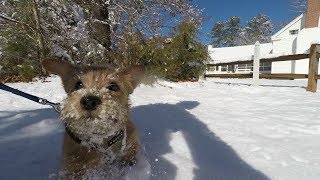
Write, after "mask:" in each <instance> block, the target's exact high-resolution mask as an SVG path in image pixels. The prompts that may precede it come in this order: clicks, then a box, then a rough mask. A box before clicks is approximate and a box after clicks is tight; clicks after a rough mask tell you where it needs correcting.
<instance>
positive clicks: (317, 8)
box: [306, 0, 320, 28]
mask: <svg viewBox="0 0 320 180" xmlns="http://www.w3.org/2000/svg"><path fill="white" fill-rule="evenodd" d="M319 16H320V0H308V4H307V15H306V28H314V27H318V24H319Z"/></svg>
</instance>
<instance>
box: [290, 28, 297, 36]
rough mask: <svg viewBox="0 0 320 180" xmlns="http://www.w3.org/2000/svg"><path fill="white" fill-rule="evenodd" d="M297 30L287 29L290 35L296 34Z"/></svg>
mask: <svg viewBox="0 0 320 180" xmlns="http://www.w3.org/2000/svg"><path fill="white" fill-rule="evenodd" d="M298 32H299V29H295V30H290V31H289V34H290V35H295V34H298Z"/></svg>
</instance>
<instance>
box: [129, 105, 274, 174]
mask: <svg viewBox="0 0 320 180" xmlns="http://www.w3.org/2000/svg"><path fill="white" fill-rule="evenodd" d="M198 105H199V102H196V101H183V102H179V103H177V104H149V105H143V106H137V107H134V108H133V109H132V111H131V113H132V116H133V119H134V122H135V124H136V125H137V126H138V129H139V131H140V135H141V141H142V144H143V145H144V146H145V151H146V156H147V158H148V159H149V162H150V164H151V168H152V175H153V176H152V179H166V180H171V179H175V177H176V174H177V167H176V166H175V165H174V164H172V163H170V162H169V161H167V160H166V159H165V158H163V157H162V156H163V155H164V154H167V153H170V152H171V151H172V148H171V147H170V144H169V141H170V133H171V132H177V131H181V132H182V133H183V136H184V138H185V140H186V142H187V145H188V148H189V149H190V152H191V156H192V159H193V161H194V163H195V166H196V167H197V168H194V169H193V174H194V178H193V179H195V180H205V179H208V180H209V179H210V180H211V179H226V180H229V179H232V180H233V179H237V180H249V179H252V180H264V179H269V178H268V177H267V176H265V175H264V174H263V173H261V172H260V171H258V170H256V169H254V168H253V167H251V166H250V165H249V164H247V163H246V162H244V161H243V160H242V159H241V158H240V157H239V156H238V155H237V153H236V152H235V151H234V150H233V149H232V148H231V147H230V146H228V145H227V144H226V143H224V142H223V141H222V140H221V139H220V138H219V137H217V136H216V135H215V134H214V133H213V132H211V131H210V130H209V129H208V127H207V126H206V125H205V124H203V123H202V122H201V121H200V120H199V119H197V117H195V116H194V115H192V114H190V113H189V112H188V111H187V110H188V109H193V108H195V107H196V106H198ZM212 113H214V112H212ZM212 121H214V119H212ZM225 128H228V127H225ZM155 159H159V160H158V161H155ZM181 166H183V164H181Z"/></svg>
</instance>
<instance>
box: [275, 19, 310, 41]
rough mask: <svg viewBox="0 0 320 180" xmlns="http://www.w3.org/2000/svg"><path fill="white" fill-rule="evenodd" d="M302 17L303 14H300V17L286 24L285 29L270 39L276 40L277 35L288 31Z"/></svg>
mask: <svg viewBox="0 0 320 180" xmlns="http://www.w3.org/2000/svg"><path fill="white" fill-rule="evenodd" d="M303 17H304V13H302V14H300V16H298V17H296V18H295V19H294V20H292V21H291V22H290V23H289V24H287V25H286V26H285V27H283V28H282V29H280V30H279V31H278V32H277V33H275V34H274V35H273V36H271V39H276V38H277V36H278V35H280V34H281V33H283V32H284V31H286V30H288V29H289V28H290V27H291V26H293V25H294V24H295V23H297V22H298V21H299V20H301V19H302V18H303Z"/></svg>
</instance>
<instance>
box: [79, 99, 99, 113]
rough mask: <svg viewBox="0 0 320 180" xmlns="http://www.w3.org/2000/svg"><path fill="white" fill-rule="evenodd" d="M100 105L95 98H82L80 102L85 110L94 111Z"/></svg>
mask: <svg viewBox="0 0 320 180" xmlns="http://www.w3.org/2000/svg"><path fill="white" fill-rule="evenodd" d="M100 103H101V99H100V98H99V97H97V96H84V97H82V98H81V100H80V104H81V107H82V108H83V109H85V110H88V111H91V110H95V109H96V108H97V106H98V105H99V104H100Z"/></svg>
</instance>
